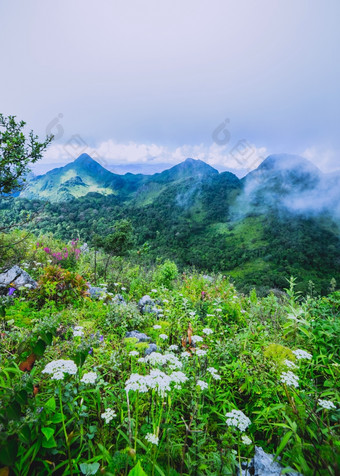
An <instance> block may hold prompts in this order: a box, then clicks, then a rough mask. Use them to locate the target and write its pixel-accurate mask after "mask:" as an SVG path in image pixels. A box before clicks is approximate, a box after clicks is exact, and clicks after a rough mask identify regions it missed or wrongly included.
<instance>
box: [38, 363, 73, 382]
mask: <svg viewBox="0 0 340 476" xmlns="http://www.w3.org/2000/svg"><path fill="white" fill-rule="evenodd" d="M42 372H43V373H44V374H52V377H51V379H52V380H62V379H63V378H64V377H65V374H69V375H74V374H76V373H77V366H76V364H75V363H74V362H73V360H63V359H59V360H53V361H52V362H50V363H49V364H47V365H46V367H45V368H44V370H43V371H42Z"/></svg>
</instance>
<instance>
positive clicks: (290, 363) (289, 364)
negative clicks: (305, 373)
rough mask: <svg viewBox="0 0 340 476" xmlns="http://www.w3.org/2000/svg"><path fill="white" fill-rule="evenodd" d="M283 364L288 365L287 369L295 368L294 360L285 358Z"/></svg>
mask: <svg viewBox="0 0 340 476" xmlns="http://www.w3.org/2000/svg"><path fill="white" fill-rule="evenodd" d="M284 364H285V366H286V367H288V368H289V369H297V365H295V364H294V362H292V361H291V360H287V359H286V360H285V361H284Z"/></svg>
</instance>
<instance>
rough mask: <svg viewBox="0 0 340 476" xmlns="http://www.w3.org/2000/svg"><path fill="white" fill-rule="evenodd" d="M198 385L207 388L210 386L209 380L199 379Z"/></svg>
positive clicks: (202, 388)
mask: <svg viewBox="0 0 340 476" xmlns="http://www.w3.org/2000/svg"><path fill="white" fill-rule="evenodd" d="M197 386H198V387H200V389H201V390H205V389H206V388H208V387H209V385H208V384H207V382H204V381H203V380H197Z"/></svg>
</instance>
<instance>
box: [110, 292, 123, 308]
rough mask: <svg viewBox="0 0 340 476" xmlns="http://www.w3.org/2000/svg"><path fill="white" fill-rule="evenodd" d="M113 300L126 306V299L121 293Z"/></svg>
mask: <svg viewBox="0 0 340 476" xmlns="http://www.w3.org/2000/svg"><path fill="white" fill-rule="evenodd" d="M112 302H116V303H117V304H122V305H123V306H126V301H125V299H124V298H123V296H122V295H121V294H116V295H115V297H114V298H113V299H112Z"/></svg>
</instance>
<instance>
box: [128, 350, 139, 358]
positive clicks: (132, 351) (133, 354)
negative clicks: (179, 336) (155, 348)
mask: <svg viewBox="0 0 340 476" xmlns="http://www.w3.org/2000/svg"><path fill="white" fill-rule="evenodd" d="M129 355H131V357H137V355H139V352H137V351H136V350H131V352H129Z"/></svg>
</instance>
